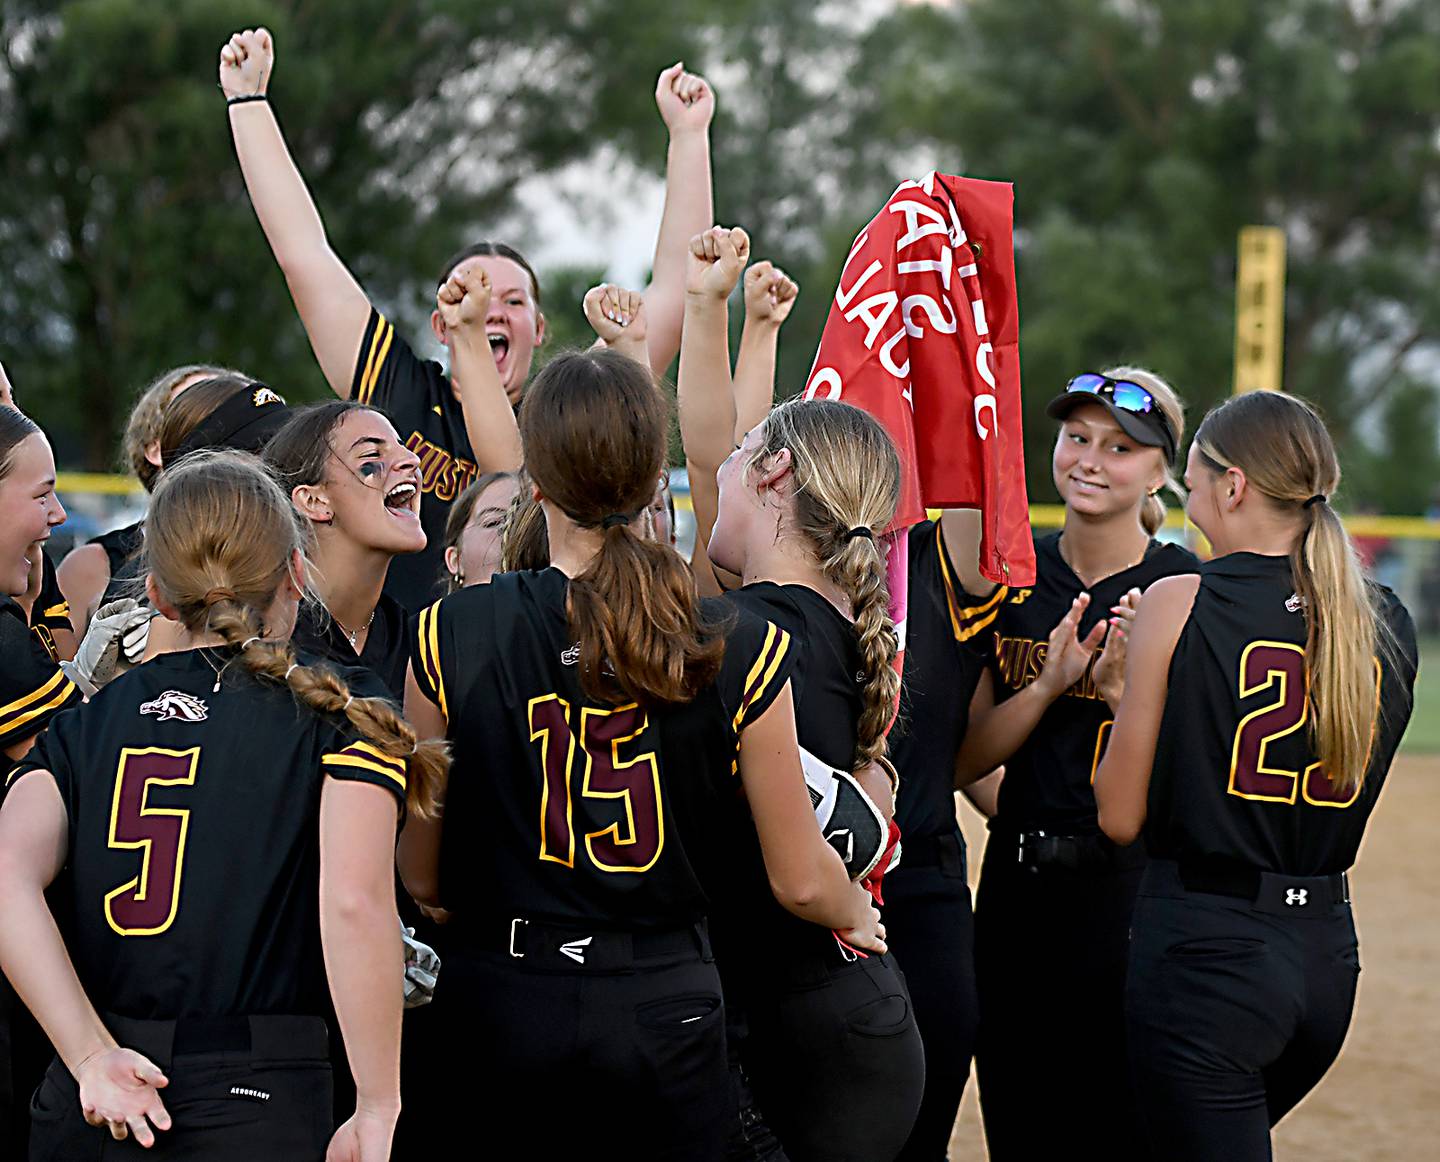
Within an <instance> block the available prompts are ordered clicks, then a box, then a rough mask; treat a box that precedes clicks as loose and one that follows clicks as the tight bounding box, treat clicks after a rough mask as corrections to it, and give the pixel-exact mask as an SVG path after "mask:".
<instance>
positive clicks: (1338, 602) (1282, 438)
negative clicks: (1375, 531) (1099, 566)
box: [1095, 391, 1418, 1162]
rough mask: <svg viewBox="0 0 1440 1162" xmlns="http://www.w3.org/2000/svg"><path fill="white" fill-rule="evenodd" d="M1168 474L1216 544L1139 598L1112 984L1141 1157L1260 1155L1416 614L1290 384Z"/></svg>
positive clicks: (1248, 398) (1299, 1042)
mask: <svg viewBox="0 0 1440 1162" xmlns="http://www.w3.org/2000/svg"><path fill="white" fill-rule="evenodd" d="M1185 482H1186V484H1187V485H1188V486H1189V488H1190V490H1191V492H1190V500H1189V504H1188V506H1187V510H1188V512H1189V515H1190V519H1191V520H1192V521H1194V522H1195V524H1196V526H1197V527H1199V529H1200V531H1201V532H1203V533H1204V534H1205V536H1206V538H1207V539H1208V540H1209V541H1210V544H1211V546H1212V547H1213V548H1214V550H1215V553H1216V556H1215V557H1214V558H1212V559H1211V560H1209V561H1207V562H1205V564H1204V565H1202V566H1201V567H1200V573H1199V575H1198V576H1187V577H1175V578H1170V579H1167V580H1164V581H1161V582H1160V583H1158V584H1157V585H1155V586H1154V588H1153V589H1152V590H1151V591H1150V592H1149V593H1148V594H1147V595H1146V597H1145V600H1144V601H1143V602H1141V604H1140V612H1139V614H1138V616H1137V617H1136V619H1135V622H1134V625H1133V627H1132V630H1131V632H1130V634H1129V637H1130V642H1129V646H1128V650H1127V653H1128V655H1129V656H1128V661H1127V667H1126V672H1125V680H1124V687H1123V697H1122V698H1121V700H1120V703H1119V711H1118V713H1117V714H1116V716H1115V727H1114V731H1113V733H1112V735H1111V738H1110V745H1109V748H1108V749H1107V751H1106V754H1105V759H1104V761H1103V762H1102V764H1101V767H1100V772H1099V775H1098V776H1097V778H1096V781H1095V795H1096V798H1097V800H1098V801H1099V806H1100V825H1101V826H1102V827H1103V828H1104V830H1105V832H1106V834H1108V835H1110V836H1111V837H1112V838H1113V839H1114V840H1115V841H1116V842H1117V843H1130V842H1131V841H1133V840H1134V839H1135V838H1136V837H1137V836H1139V835H1142V834H1143V836H1144V840H1145V846H1146V848H1147V850H1148V851H1149V854H1150V856H1151V862H1150V864H1149V866H1148V867H1147V868H1146V869H1145V874H1144V878H1143V880H1142V882H1141V886H1140V898H1139V900H1138V902H1137V904H1136V907H1135V914H1134V918H1133V921H1132V931H1133V935H1132V938H1131V944H1130V975H1129V980H1128V982H1127V986H1126V996H1125V1008H1126V1017H1127V1025H1128V1033H1129V1050H1130V1064H1131V1071H1132V1074H1133V1077H1134V1079H1135V1084H1136V1095H1137V1097H1138V1099H1139V1103H1140V1109H1141V1112H1142V1114H1143V1117H1144V1124H1145V1128H1146V1131H1147V1133H1148V1138H1149V1145H1150V1148H1151V1150H1152V1155H1151V1156H1152V1157H1155V1158H1164V1159H1167V1162H1169V1160H1172V1159H1173V1160H1174V1162H1202V1160H1203V1162H1221V1160H1222V1159H1223V1160H1224V1162H1268V1159H1269V1158H1270V1157H1271V1150H1270V1127H1272V1126H1273V1125H1275V1123H1276V1122H1278V1121H1279V1120H1280V1119H1281V1118H1283V1117H1284V1116H1285V1115H1286V1113H1288V1112H1289V1111H1290V1110H1291V1109H1292V1108H1293V1107H1294V1106H1295V1104H1296V1103H1297V1102H1299V1101H1300V1100H1301V1099H1302V1098H1303V1097H1304V1096H1305V1095H1306V1094H1307V1093H1308V1092H1309V1091H1310V1090H1311V1089H1312V1088H1313V1087H1314V1086H1315V1085H1316V1083H1318V1082H1319V1080H1320V1079H1321V1077H1323V1076H1324V1074H1325V1071H1326V1070H1327V1069H1329V1067H1330V1065H1331V1063H1332V1062H1333V1061H1334V1060H1335V1056H1336V1054H1337V1053H1339V1051H1340V1045H1341V1042H1342V1041H1343V1040H1344V1038H1345V1032H1346V1029H1347V1028H1348V1027H1349V1023H1350V1014H1351V1011H1352V1008H1353V1006H1354V1002H1355V986H1356V983H1357V980H1358V977H1359V972H1360V965H1359V953H1358V948H1357V945H1356V938H1355V926H1354V922H1353V920H1352V919H1351V914H1350V896H1349V891H1348V886H1347V883H1346V879H1345V873H1346V871H1347V869H1348V868H1349V867H1350V866H1351V865H1352V864H1353V863H1354V862H1355V855H1356V851H1357V850H1358V848H1359V846H1360V840H1361V838H1362V836H1363V834H1364V831H1365V826H1366V824H1367V822H1368V821H1369V818H1370V812H1371V811H1372V810H1373V809H1374V807H1375V803H1376V800H1377V799H1378V798H1379V795H1380V790H1381V787H1382V786H1383V784H1384V782H1385V776H1386V774H1387V773H1388V771H1389V768H1390V764H1391V761H1392V760H1393V758H1394V757H1395V752H1396V749H1397V748H1398V747H1399V745H1400V738H1401V735H1402V734H1403V733H1404V730H1405V726H1406V723H1407V722H1408V721H1409V718H1410V713H1411V709H1412V707H1413V704H1414V683H1415V672H1416V667H1417V664H1418V658H1417V654H1416V643H1415V627H1414V624H1413V623H1412V622H1411V620H1410V615H1409V614H1408V613H1407V612H1406V610H1405V608H1404V606H1402V605H1401V604H1400V602H1399V600H1398V599H1397V598H1396V597H1395V595H1394V594H1393V593H1392V592H1390V590H1388V589H1385V588H1383V587H1382V586H1379V585H1376V584H1373V583H1369V582H1367V581H1366V580H1365V578H1364V576H1363V575H1362V573H1361V571H1360V567H1359V563H1358V560H1357V558H1356V555H1355V546H1354V545H1353V544H1352V543H1351V541H1350V538H1349V537H1348V536H1347V534H1346V532H1345V529H1344V526H1343V525H1342V524H1341V523H1340V518H1339V516H1338V515H1337V514H1336V512H1335V510H1334V508H1333V507H1332V506H1331V497H1332V496H1333V495H1334V493H1335V489H1336V488H1337V487H1338V485H1339V483H1340V467H1339V463H1338V461H1337V459H1336V456H1335V448H1334V445H1333V444H1332V442H1331V440H1330V434H1329V433H1328V432H1327V431H1326V430H1325V425H1324V423H1323V422H1322V421H1321V419H1320V417H1319V416H1317V415H1316V413H1315V411H1314V410H1313V409H1312V408H1311V407H1310V406H1309V405H1308V404H1306V403H1304V402H1303V401H1302V400H1299V399H1296V398H1295V397H1294V396H1287V395H1283V394H1281V393H1279V392H1265V391H1257V392H1253V393H1250V394H1248V395H1242V396H1239V397H1237V398H1235V399H1232V400H1230V401H1228V402H1227V403H1225V404H1222V405H1221V406H1220V407H1218V408H1216V409H1215V410H1214V411H1212V412H1211V413H1210V415H1208V416H1207V417H1206V418H1205V422H1204V423H1203V424H1201V425H1200V430H1199V431H1198V432H1197V433H1196V435H1195V443H1194V444H1193V445H1192V447H1191V449H1190V459H1189V464H1188V466H1187V470H1186V473H1185Z"/></svg>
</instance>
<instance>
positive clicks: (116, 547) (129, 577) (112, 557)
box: [87, 520, 145, 608]
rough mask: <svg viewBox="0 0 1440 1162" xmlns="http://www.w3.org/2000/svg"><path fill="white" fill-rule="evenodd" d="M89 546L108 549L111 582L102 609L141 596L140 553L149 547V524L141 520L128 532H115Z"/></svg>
mask: <svg viewBox="0 0 1440 1162" xmlns="http://www.w3.org/2000/svg"><path fill="white" fill-rule="evenodd" d="M87 543H88V544H91V545H99V546H100V547H101V548H102V549H104V550H105V559H106V560H107V561H109V562H110V580H109V581H107V582H106V583H105V592H104V593H103V594H101V595H100V601H99V605H104V604H105V603H106V602H109V601H114V600H116V599H117V598H120V597H137V596H140V593H139V592H138V588H139V587H138V586H137V585H136V582H137V581H139V580H140V579H141V573H140V552H141V550H142V549H143V548H144V547H145V522H144V521H143V520H137V521H136V522H135V523H134V524H131V525H126V526H125V527H124V528H120V529H111V530H110V532H108V533H101V534H100V536H98V537H92V538H91V539H90V540H89V541H88V542H87ZM97 608H98V606H97Z"/></svg>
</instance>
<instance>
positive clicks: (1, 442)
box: [0, 407, 40, 480]
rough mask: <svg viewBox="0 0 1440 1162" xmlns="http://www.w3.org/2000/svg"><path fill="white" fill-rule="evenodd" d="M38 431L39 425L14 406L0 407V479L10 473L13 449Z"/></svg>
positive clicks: (13, 456)
mask: <svg viewBox="0 0 1440 1162" xmlns="http://www.w3.org/2000/svg"><path fill="white" fill-rule="evenodd" d="M39 431H40V425H39V424H37V423H36V422H35V421H34V420H32V419H31V418H30V417H29V416H27V415H26V414H25V413H24V412H21V411H17V410H16V409H15V408H7V407H0V480H3V479H5V477H6V476H8V475H10V461H11V460H13V459H14V458H15V449H16V448H18V447H19V446H20V445H21V444H23V443H24V442H25V441H26V440H28V439H29V438H30V437H31V436H33V435H36V434H37V433H38V432H39Z"/></svg>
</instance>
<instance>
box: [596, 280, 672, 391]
mask: <svg viewBox="0 0 1440 1162" xmlns="http://www.w3.org/2000/svg"><path fill="white" fill-rule="evenodd" d="M581 308H582V309H583V310H584V312H585V320H586V322H588V323H589V324H590V329H591V330H593V331H594V332H595V337H596V339H597V340H598V341H599V342H598V343H597V344H596V345H597V346H602V345H603V346H605V347H609V348H610V349H611V350H612V351H618V352H619V353H620V354H621V355H627V356H629V357H630V358H631V359H633V360H635V361H636V362H637V363H642V364H644V365H645V366H647V367H648V366H650V365H649V363H648V361H647V359H648V357H647V356H646V353H645V352H646V344H647V335H648V328H649V324H650V316H649V314H648V313H647V311H646V310H645V296H644V295H642V294H640V293H639V292H638V291H632V290H626V289H625V288H624V287H622V286H617V285H616V284H615V283H613V282H604V283H601V284H600V285H599V286H592V287H591V288H590V289H589V290H588V291H586V292H585V299H584V301H583V302H582V303H581ZM652 371H653V368H652ZM655 374H659V373H658V372H655Z"/></svg>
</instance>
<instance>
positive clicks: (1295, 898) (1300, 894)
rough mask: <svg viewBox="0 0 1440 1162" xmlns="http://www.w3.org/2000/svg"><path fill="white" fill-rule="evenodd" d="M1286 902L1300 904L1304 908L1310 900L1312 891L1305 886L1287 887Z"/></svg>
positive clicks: (1292, 904)
mask: <svg viewBox="0 0 1440 1162" xmlns="http://www.w3.org/2000/svg"><path fill="white" fill-rule="evenodd" d="M1285 902H1286V903H1287V904H1290V905H1291V906H1294V905H1295V904H1299V905H1300V906H1301V907H1302V908H1303V907H1304V906H1305V905H1306V904H1308V903H1309V902H1310V893H1309V891H1308V890H1307V889H1305V888H1286V889H1285Z"/></svg>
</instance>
